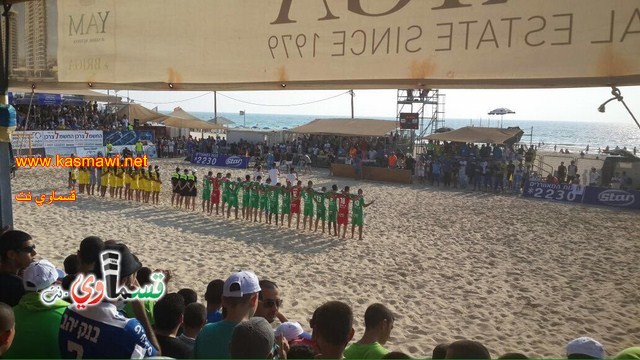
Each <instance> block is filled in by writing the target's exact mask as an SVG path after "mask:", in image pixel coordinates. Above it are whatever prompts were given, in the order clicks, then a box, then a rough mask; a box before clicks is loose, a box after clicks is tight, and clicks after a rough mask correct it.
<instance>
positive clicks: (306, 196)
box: [302, 181, 315, 231]
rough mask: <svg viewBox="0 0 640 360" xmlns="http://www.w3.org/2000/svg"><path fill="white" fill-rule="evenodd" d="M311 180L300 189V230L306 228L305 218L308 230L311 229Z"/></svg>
mask: <svg viewBox="0 0 640 360" xmlns="http://www.w3.org/2000/svg"><path fill="white" fill-rule="evenodd" d="M314 192H315V191H314V190H313V181H309V182H307V187H306V188H305V189H304V190H303V191H302V201H303V204H304V209H303V215H304V217H303V219H302V230H306V229H307V219H309V231H311V230H312V229H313V227H312V226H313V194H314Z"/></svg>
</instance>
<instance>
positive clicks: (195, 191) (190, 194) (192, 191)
mask: <svg viewBox="0 0 640 360" xmlns="http://www.w3.org/2000/svg"><path fill="white" fill-rule="evenodd" d="M147 191H149V190H147ZM189 196H191V197H196V196H198V189H195V188H194V189H193V190H190V191H189Z"/></svg>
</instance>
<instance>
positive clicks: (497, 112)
mask: <svg viewBox="0 0 640 360" xmlns="http://www.w3.org/2000/svg"><path fill="white" fill-rule="evenodd" d="M515 113H516V112H515V111H513V110H511V109H507V108H497V109H493V110H491V111H489V115H500V127H502V119H503V118H504V116H505V115H507V114H515Z"/></svg>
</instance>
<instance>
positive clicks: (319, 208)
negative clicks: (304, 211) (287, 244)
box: [313, 186, 327, 234]
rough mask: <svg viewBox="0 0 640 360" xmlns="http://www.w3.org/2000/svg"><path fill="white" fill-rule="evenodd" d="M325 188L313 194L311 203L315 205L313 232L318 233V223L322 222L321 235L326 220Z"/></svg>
mask: <svg viewBox="0 0 640 360" xmlns="http://www.w3.org/2000/svg"><path fill="white" fill-rule="evenodd" d="M326 193H327V188H326V187H324V186H323V187H322V190H321V191H320V192H317V191H316V192H314V193H313V201H314V202H315V203H316V226H315V228H314V229H313V231H314V232H316V231H318V221H320V220H322V233H323V234H324V224H325V222H326V220H327V206H326V204H325V201H324V200H325V198H326Z"/></svg>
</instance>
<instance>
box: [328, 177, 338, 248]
mask: <svg viewBox="0 0 640 360" xmlns="http://www.w3.org/2000/svg"><path fill="white" fill-rule="evenodd" d="M336 195H338V185H336V184H333V186H331V191H329V193H328V194H326V195H325V197H326V198H328V199H329V212H328V213H327V221H328V222H329V235H331V228H333V233H334V234H335V236H338V235H340V234H339V233H338V200H337V198H336Z"/></svg>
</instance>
